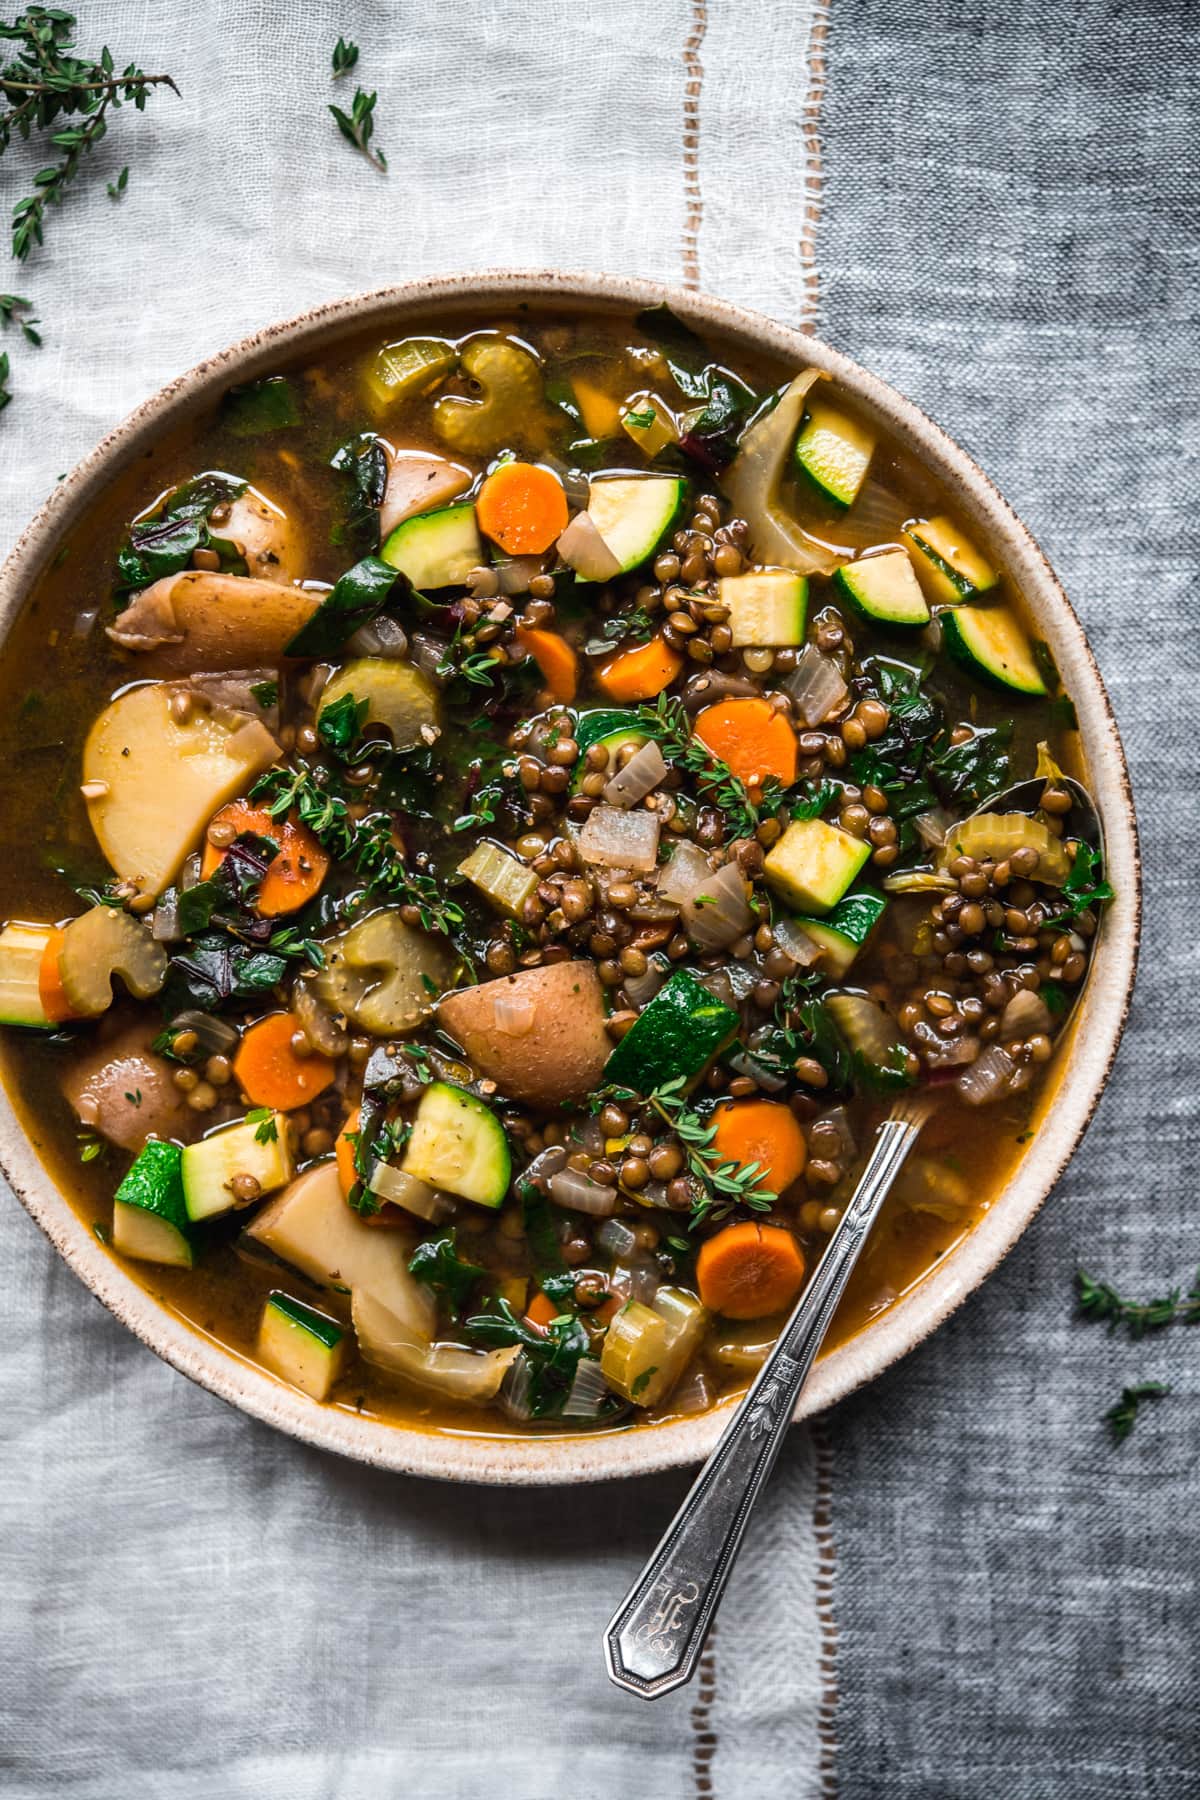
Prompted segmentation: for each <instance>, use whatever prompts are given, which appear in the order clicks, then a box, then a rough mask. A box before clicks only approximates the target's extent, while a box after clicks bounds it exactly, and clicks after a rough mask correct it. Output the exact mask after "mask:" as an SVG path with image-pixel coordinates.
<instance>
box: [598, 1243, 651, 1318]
mask: <svg viewBox="0 0 1200 1800" xmlns="http://www.w3.org/2000/svg"><path fill="white" fill-rule="evenodd" d="M609 1285H610V1287H611V1288H612V1290H613V1293H614V1294H618V1295H619V1296H620V1297H621V1299H622V1300H640V1301H641V1302H642V1304H643V1306H646V1305H648V1304H649V1303H650V1301H651V1300H653V1298H654V1296H655V1294H657V1292H658V1290H659V1288H660V1287H661V1286H662V1278H661V1277H660V1275H659V1272H658V1264H657V1263H656V1262H655V1261H654V1259H653V1257H650V1256H647V1255H646V1254H645V1252H644V1251H643V1252H640V1253H637V1254H635V1255H634V1256H631V1257H630V1258H629V1259H628V1260H627V1261H623V1262H621V1263H619V1264H618V1265H617V1267H616V1268H615V1269H614V1270H613V1272H612V1275H611V1276H610V1277H609Z"/></svg>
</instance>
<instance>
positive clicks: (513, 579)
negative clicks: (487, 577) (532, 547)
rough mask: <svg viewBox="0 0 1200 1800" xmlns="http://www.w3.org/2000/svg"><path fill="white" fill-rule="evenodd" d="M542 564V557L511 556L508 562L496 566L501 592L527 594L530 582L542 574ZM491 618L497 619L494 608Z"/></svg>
mask: <svg viewBox="0 0 1200 1800" xmlns="http://www.w3.org/2000/svg"><path fill="white" fill-rule="evenodd" d="M542 562H543V558H542V557H540V556H510V557H508V558H507V560H505V561H503V562H498V563H496V564H494V565H493V567H494V570H495V575H496V580H497V582H498V584H499V587H500V592H501V593H502V594H527V593H528V592H529V584H530V582H531V581H532V580H533V579H534V577H535V576H536V575H540V574H541V572H542ZM490 616H491V617H492V618H495V609H494V608H493V610H492V613H491V615H490Z"/></svg>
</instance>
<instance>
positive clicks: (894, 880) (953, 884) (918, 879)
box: [775, 869, 958, 937]
mask: <svg viewBox="0 0 1200 1800" xmlns="http://www.w3.org/2000/svg"><path fill="white" fill-rule="evenodd" d="M883 887H884V888H885V890H886V891H887V892H888V893H889V894H949V893H953V892H954V890H955V889H956V888H957V887H958V883H957V881H955V879H954V877H953V875H947V874H946V872H945V871H944V870H943V869H906V870H904V872H903V873H902V874H900V875H885V876H884V878H883ZM775 936H776V937H778V936H779V930H778V927H776V931H775Z"/></svg>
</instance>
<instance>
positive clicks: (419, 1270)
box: [408, 1231, 483, 1318]
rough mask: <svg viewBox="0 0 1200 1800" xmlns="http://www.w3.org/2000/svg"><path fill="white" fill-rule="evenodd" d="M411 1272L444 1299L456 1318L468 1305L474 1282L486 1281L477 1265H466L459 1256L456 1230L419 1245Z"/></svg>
mask: <svg viewBox="0 0 1200 1800" xmlns="http://www.w3.org/2000/svg"><path fill="white" fill-rule="evenodd" d="M408 1272H409V1274H410V1275H415V1276H416V1278H417V1280H418V1281H423V1282H424V1283H425V1286H426V1287H428V1288H432V1289H433V1292H434V1293H435V1294H438V1295H439V1296H440V1297H441V1298H442V1299H444V1300H445V1301H446V1303H447V1305H448V1306H449V1308H450V1311H451V1313H452V1314H453V1315H454V1317H455V1318H457V1317H458V1314H459V1313H460V1312H461V1311H462V1309H463V1307H464V1306H465V1305H466V1303H467V1300H468V1299H469V1297H470V1293H471V1289H472V1288H473V1287H474V1286H475V1283H476V1282H477V1281H480V1280H482V1278H483V1269H482V1268H481V1267H480V1265H479V1264H478V1263H473V1262H467V1261H466V1259H465V1258H464V1257H461V1256H460V1255H459V1254H458V1244H457V1242H456V1239H455V1234H454V1232H453V1231H447V1232H444V1233H443V1234H442V1236H441V1237H435V1238H426V1239H425V1241H424V1243H422V1244H418V1245H417V1247H416V1249H415V1250H414V1251H413V1254H412V1258H411V1260H410V1262H409V1265H408Z"/></svg>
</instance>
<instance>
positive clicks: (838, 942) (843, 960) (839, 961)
mask: <svg viewBox="0 0 1200 1800" xmlns="http://www.w3.org/2000/svg"><path fill="white" fill-rule="evenodd" d="M886 910H887V896H886V895H884V894H880V893H877V892H876V891H875V889H874V888H859V889H857V890H856V891H855V892H854V893H852V894H845V895H843V896H842V898H841V899H840V900H839V901H838V903H837V905H836V906H835V907H834V909H833V911H832V912H831V913H830V914H829V916H828V918H824V919H797V920H796V921H795V923H796V924H797V925H798V926H799V927H800V929H801V931H803V932H805V933H806V934H807V935H808V936H809V937H810V938H811V939H812V941H813V943H814V944H819V945H820V947H821V961H822V963H823V965H824V967H825V969H826V970H827V971H828V973H829V974H830V975H833V976H835V977H836V978H837V979H838V980H841V979H842V977H843V976H844V975H845V974H846V973H847V971H848V970H849V968H850V966H851V964H852V963H853V962H854V959H855V957H856V956H857V955H858V953H859V951H860V950H861V949H862V947H863V945H864V944H865V943H866V941H867V939H868V938H869V937H870V935H871V933H872V932H873V931H874V929H875V927H876V926H877V925H878V923H879V921H880V919H882V917H883V915H884V913H885V912H886Z"/></svg>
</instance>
